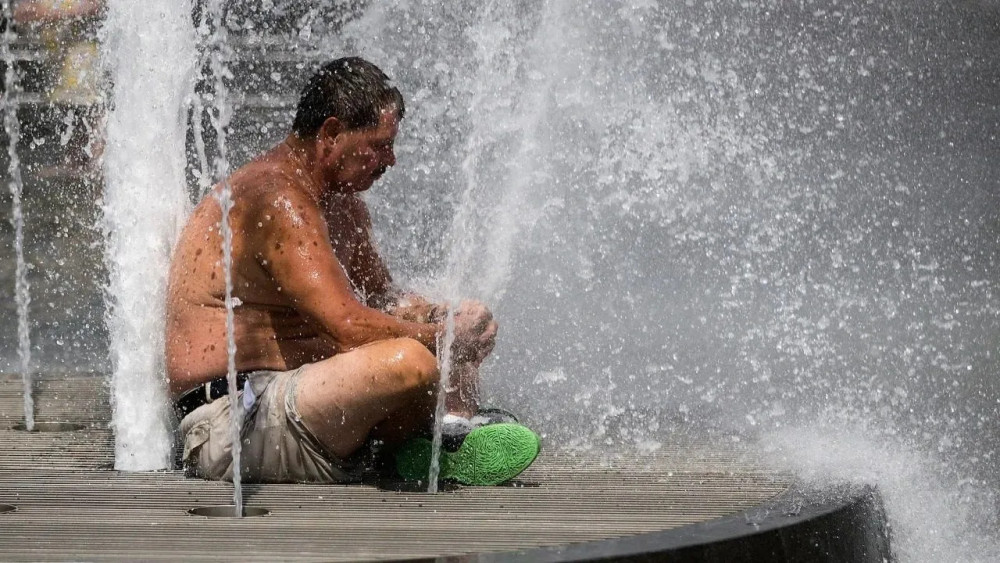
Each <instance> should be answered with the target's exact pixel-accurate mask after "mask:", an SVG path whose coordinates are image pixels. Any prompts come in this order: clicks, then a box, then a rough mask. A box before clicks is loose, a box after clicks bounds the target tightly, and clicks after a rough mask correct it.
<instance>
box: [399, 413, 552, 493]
mask: <svg viewBox="0 0 1000 563" xmlns="http://www.w3.org/2000/svg"><path fill="white" fill-rule="evenodd" d="M539 451H541V440H540V439H539V437H538V435H537V434H535V433H534V432H532V431H531V430H530V429H528V428H527V427H525V426H521V425H520V424H491V425H489V426H483V427H481V428H476V429H475V430H473V431H472V432H469V435H468V436H466V437H465V441H464V442H462V445H461V447H459V448H458V451H455V452H448V451H442V452H441V472H440V478H441V479H442V480H448V481H457V482H459V483H462V484H463V485H480V486H483V485H499V484H500V483H504V482H507V481H510V480H511V479H513V478H514V477H517V476H518V475H520V474H521V472H522V471H524V470H525V469H527V468H528V466H530V465H531V464H532V462H534V461H535V458H537V457H538V452H539ZM430 466H431V441H430V440H428V439H426V438H414V439H413V440H410V441H409V442H407V443H406V444H404V445H403V446H402V447H401V448H400V449H399V451H397V452H396V471H398V472H399V474H400V476H402V477H403V478H404V479H407V480H411V481H414V480H420V479H427V475H428V473H429V471H430Z"/></svg>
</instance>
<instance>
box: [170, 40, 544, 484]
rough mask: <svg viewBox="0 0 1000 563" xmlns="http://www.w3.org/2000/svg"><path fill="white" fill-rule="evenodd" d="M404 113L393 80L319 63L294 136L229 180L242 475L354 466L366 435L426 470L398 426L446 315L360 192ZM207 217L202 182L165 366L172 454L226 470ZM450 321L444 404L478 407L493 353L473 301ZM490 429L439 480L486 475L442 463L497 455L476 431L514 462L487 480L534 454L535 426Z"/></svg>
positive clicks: (272, 478) (347, 471)
mask: <svg viewBox="0 0 1000 563" xmlns="http://www.w3.org/2000/svg"><path fill="white" fill-rule="evenodd" d="M404 111H405V110H404V104H403V98H402V95H401V94H400V92H399V90H397V89H396V88H395V87H393V86H391V85H390V83H389V79H388V77H386V76H385V75H384V74H383V73H382V72H381V71H380V70H379V69H378V68H377V67H376V66H375V65H372V64H371V63H369V62H367V61H364V60H363V59H359V58H346V59H339V60H336V61H333V62H331V63H329V64H327V65H325V66H324V67H322V68H321V69H320V70H319V71H318V72H317V73H316V74H315V75H314V76H313V77H312V79H311V80H310V81H309V83H308V84H307V86H306V87H305V89H304V90H303V92H302V97H301V99H300V102H299V106H298V110H297V114H296V117H295V121H294V123H293V126H292V133H291V134H289V135H288V137H287V138H286V139H285V140H284V141H283V142H282V143H281V144H279V145H277V146H276V147H274V148H273V149H271V150H270V151H268V152H267V153H265V154H263V155H262V156H260V157H259V158H257V159H255V160H254V161H252V162H250V163H249V164H247V165H246V166H243V167H242V168H240V169H239V170H237V171H236V172H234V173H233V175H232V176H231V177H230V178H228V182H229V186H230V187H231V189H232V197H233V201H234V205H233V208H232V211H231V212H230V214H229V225H230V226H231V229H232V233H233V244H232V260H233V268H232V272H233V273H232V280H233V296H234V300H238V306H236V308H235V311H234V313H235V339H236V369H237V371H238V372H239V373H240V374H242V375H244V376H245V377H246V383H245V384H244V383H241V384H240V385H241V386H243V387H242V389H243V391H241V392H240V400H241V403H242V405H244V407H245V408H246V409H247V412H246V415H245V416H246V418H245V421H244V424H243V433H242V444H243V451H244V454H243V464H242V467H243V470H242V471H241V474H242V476H243V478H244V479H246V480H250V481H269V482H290V481H320V482H323V481H325V482H333V481H346V480H351V479H355V478H356V477H357V469H358V458H359V457H360V455H361V453H360V452H361V451H362V450H363V448H362V446H364V445H365V444H366V442H369V441H379V442H381V443H383V444H385V445H386V446H387V447H388V448H390V449H392V448H394V447H397V446H399V445H400V444H404V443H406V444H407V445H406V446H405V447H404V448H403V450H404V452H405V454H406V456H408V458H407V459H402V458H401V456H402V455H403V454H397V467H399V470H400V472H401V473H402V474H404V476H408V477H419V476H421V475H420V472H421V471H424V469H425V468H424V467H423V466H422V465H421V464H426V462H425V461H422V460H424V458H426V448H427V447H429V442H427V440H425V439H424V440H421V439H419V438H417V441H416V442H415V441H414V440H413V438H414V437H419V436H423V435H426V434H427V432H428V431H429V429H430V427H431V424H432V418H433V412H434V408H435V404H436V390H437V381H438V377H439V375H438V367H437V358H436V357H435V354H436V352H437V350H436V347H437V343H438V341H439V339H440V338H439V337H440V336H441V335H442V333H443V331H444V325H443V323H444V318H445V316H446V313H447V310H446V309H445V307H443V306H441V305H435V304H432V303H430V302H428V301H427V300H425V299H423V298H421V297H419V296H416V295H404V294H402V293H401V292H400V291H399V290H398V289H397V288H396V287H395V286H394V285H393V283H392V279H391V277H390V275H389V272H388V271H387V269H386V267H385V264H384V263H383V261H382V260H381V258H380V257H379V255H378V253H377V251H376V247H375V244H374V242H373V240H372V236H371V220H370V217H369V213H368V209H367V207H366V205H365V203H364V201H363V200H362V199H360V197H359V194H360V193H361V192H364V191H365V190H367V189H369V188H370V187H371V186H372V184H373V183H374V182H375V181H376V180H377V179H378V178H379V177H380V176H381V175H382V174H383V173H384V172H385V171H386V170H387V169H388V168H389V167H390V166H393V165H394V164H395V163H396V158H395V155H394V154H393V143H394V141H395V138H396V133H397V130H398V127H399V122H400V120H401V119H402V118H403V115H404ZM220 189H221V186H216V187H215V192H216V193H217V192H218V190H220ZM221 219H222V212H221V207H220V205H219V202H218V199H217V197H216V195H211V196H210V197H206V198H204V199H203V200H202V202H201V203H200V204H199V205H198V206H197V207H196V208H195V210H194V212H193V214H192V216H191V217H190V219H189V220H188V223H187V225H186V226H185V228H184V231H183V233H182V234H181V237H180V240H179V242H178V244H177V247H176V249H175V251H174V256H173V260H172V264H171V269H170V281H169V290H168V298H167V299H168V300H167V326H166V367H167V378H168V381H169V386H170V393H171V396H172V398H173V399H174V400H175V405H176V406H177V407H179V409H180V411H181V412H180V414H181V415H182V416H183V420H182V422H181V432H182V434H183V437H184V443H185V448H184V459H185V463H186V465H187V466H188V468H189V470H190V471H191V472H193V473H194V474H197V475H199V476H202V477H206V478H210V479H227V480H228V479H231V478H232V454H231V448H232V442H231V432H230V422H229V416H230V415H229V401H228V400H220V401H213V399H215V398H217V397H218V396H219V395H221V394H223V393H224V392H225V388H226V387H225V380H224V378H225V375H226V372H227V353H226V310H225V303H224V297H225V281H224V272H223V258H222V235H221V233H220V224H221ZM454 320H455V330H454V334H455V341H454V345H453V347H452V354H453V358H454V359H455V369H454V370H453V373H452V381H453V382H454V383H455V384H454V385H453V386H452V387H451V388H450V389H449V390H448V394H447V396H446V405H447V409H448V411H449V412H450V413H452V414H453V415H455V416H457V417H460V418H461V420H467V419H470V418H471V417H473V416H474V415H475V414H476V413H477V410H478V408H479V404H478V379H477V377H478V373H477V372H478V366H479V365H480V363H481V362H482V361H483V360H484V358H486V356H487V355H488V354H489V353H490V352H491V351H492V349H493V345H494V341H495V338H496V334H497V323H496V322H495V321H494V320H493V318H492V315H491V313H490V311H489V309H487V308H486V307H485V306H484V305H483V304H481V303H478V302H472V301H466V302H463V303H462V304H461V305H460V306H459V307H458V308H457V310H456V312H455V314H454ZM227 399H228V398H227ZM484 428H486V427H484ZM490 428H504V429H505V430H503V431H502V432H500V431H497V430H491V432H492V433H491V434H487V433H483V432H479V433H478V434H477V438H476V439H477V440H478V442H475V440H474V439H473V434H469V435H468V437H467V438H466V442H468V443H472V445H471V446H468V447H466V445H464V444H463V445H462V446H461V447H462V448H466V449H468V450H470V451H466V452H465V454H463V456H464V457H462V458H461V459H458V458H456V460H455V462H454V463H453V464H452V465H453V466H454V467H452V468H451V469H452V473H453V475H450V477H452V478H455V479H458V480H460V481H465V482H471V483H472V484H489V483H488V482H486V481H483V480H482V479H478V478H475V477H470V475H472V474H473V473H476V472H477V471H478V470H479V469H481V468H476V467H465V469H464V470H463V469H462V468H459V467H458V465H459V464H460V463H459V462H461V463H462V464H465V465H467V466H469V465H476V464H480V465H482V464H486V465H491V464H492V465H496V462H497V460H489V459H485V458H483V456H485V455H487V454H485V453H483V452H484V451H486V450H490V449H491V448H493V449H495V448H494V446H496V445H497V444H496V443H495V444H492V445H490V444H486V443H485V442H484V441H490V440H493V441H494V442H497V443H499V444H500V446H501V449H503V448H508V449H509V448H511V447H512V448H514V450H511V451H507V452H505V453H504V454H503V456H502V457H504V456H506V457H510V455H513V456H514V457H515V458H517V459H516V460H515V461H512V462H510V463H508V465H509V467H506V468H502V469H501V470H500V471H499V473H497V472H496V471H494V474H493V475H492V477H491V479H492V481H493V482H499V480H507V479H510V478H511V477H513V476H514V475H516V474H517V473H519V472H520V471H521V470H523V469H524V467H527V465H528V464H530V463H531V461H532V460H533V459H534V457H535V455H537V453H538V452H537V450H538V439H537V436H535V434H534V433H532V432H530V431H529V430H527V429H525V428H524V427H522V426H519V425H514V424H495V425H492V426H491V427H490ZM478 430H482V429H477V431H478ZM475 432H476V431H474V433H475ZM408 440H409V441H408ZM505 444H506V445H505ZM473 449H477V451H471V450H473ZM479 450H482V451H479ZM515 450H516V451H515ZM532 450H533V451H532ZM477 452H478V453H477ZM458 453H461V452H458ZM456 455H457V454H456ZM477 456H479V457H478V458H477ZM506 457H504V459H503V460H501V461H503V462H504V463H507V461H506ZM492 465H491V466H492ZM522 466H523V467H522ZM494 469H495V468H494ZM463 471H464V472H463ZM407 473H409V474H407ZM480 473H481V472H480ZM476 474H477V475H478V474H479V473H476ZM442 475H444V476H446V477H448V476H449V475H446V474H445V473H444V472H443V473H442ZM479 481H483V482H482V483H479ZM487 481H488V480H487Z"/></svg>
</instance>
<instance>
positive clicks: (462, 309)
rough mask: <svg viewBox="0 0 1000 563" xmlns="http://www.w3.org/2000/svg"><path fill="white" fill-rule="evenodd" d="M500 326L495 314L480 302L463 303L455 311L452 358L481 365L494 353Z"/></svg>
mask: <svg viewBox="0 0 1000 563" xmlns="http://www.w3.org/2000/svg"><path fill="white" fill-rule="evenodd" d="M497 329H498V325H497V323H496V321H494V320H493V313H492V312H490V310H489V309H488V308H487V307H486V305H483V304H482V303H480V302H479V301H463V302H462V303H461V304H460V305H459V306H458V310H456V311H455V342H454V344H452V347H451V352H452V357H453V358H455V360H456V361H459V362H472V363H474V364H479V363H481V362H482V361H483V360H484V359H486V356H488V355H489V354H490V352H492V351H493V346H494V344H496V338H497Z"/></svg>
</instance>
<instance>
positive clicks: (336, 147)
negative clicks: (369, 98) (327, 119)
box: [321, 108, 399, 193]
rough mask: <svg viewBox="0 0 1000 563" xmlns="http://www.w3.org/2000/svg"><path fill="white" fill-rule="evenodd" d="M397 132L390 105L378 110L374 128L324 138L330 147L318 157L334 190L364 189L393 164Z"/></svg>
mask: <svg viewBox="0 0 1000 563" xmlns="http://www.w3.org/2000/svg"><path fill="white" fill-rule="evenodd" d="M398 131H399V117H398V114H397V112H396V110H395V109H394V108H392V109H387V110H383V111H382V112H381V114H380V115H379V120H378V125H377V126H375V127H369V128H365V129H353V130H347V131H341V132H340V133H339V134H338V135H337V136H336V137H335V138H333V139H328V140H327V142H328V143H329V146H330V150H329V151H327V152H325V153H324V154H323V156H321V158H323V160H324V162H323V164H324V166H325V167H326V169H327V171H328V178H329V182H330V184H331V185H332V186H333V187H334V188H335V189H336V191H338V192H341V193H355V192H362V191H365V190H367V189H368V188H370V187H372V184H373V183H374V182H375V180H378V179H379V178H380V177H381V176H382V174H384V173H385V171H386V170H387V169H388V168H389V167H390V166H393V165H395V164H396V155H395V153H394V152H393V144H394V143H395V142H396V133H397V132H398Z"/></svg>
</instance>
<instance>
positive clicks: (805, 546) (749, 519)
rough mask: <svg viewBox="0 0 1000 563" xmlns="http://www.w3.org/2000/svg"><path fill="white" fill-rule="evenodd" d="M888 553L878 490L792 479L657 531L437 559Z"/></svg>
mask: <svg viewBox="0 0 1000 563" xmlns="http://www.w3.org/2000/svg"><path fill="white" fill-rule="evenodd" d="M654 560H655V561H672V562H697V563H732V562H748V563H749V562H759V561H776V562H777V561H810V562H824V561H830V562H833V561H856V562H868V561H871V562H877V563H882V562H883V561H892V560H893V557H892V552H891V549H890V536H889V527H888V523H887V520H886V516H885V509H884V507H883V504H882V498H881V496H880V495H879V493H878V490H877V489H876V488H875V487H872V486H861V487H857V486H852V487H841V488H833V489H824V490H817V489H807V488H804V487H801V486H796V487H792V488H791V489H789V490H788V491H786V492H785V493H782V494H780V495H778V496H777V497H775V498H774V499H772V500H771V501H769V502H767V503H765V504H762V505H760V506H757V507H755V508H752V509H750V510H747V511H744V512H741V513H738V514H734V515H732V516H727V517H724V518H719V519H717V520H712V521H709V522H703V523H700V524H692V525H690V526H683V527H680V528H675V529H671V530H664V531H662V532H652V533H647V534H640V535H637V536H630V537H623V538H616V539H611V540H604V541H598V542H587V543H580V544H572V545H568V546H559V547H551V548H539V549H530V550H524V551H518V552H509V553H497V554H480V555H472V556H463V557H454V558H444V559H438V561H447V562H449V563H464V562H469V561H477V562H480V561H481V562H520V561H533V562H534V561H654Z"/></svg>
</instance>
